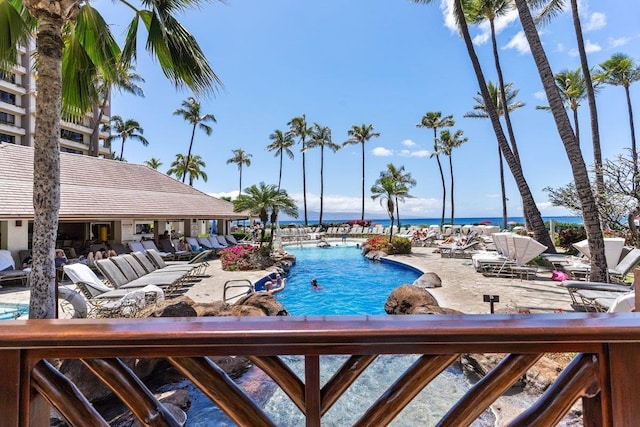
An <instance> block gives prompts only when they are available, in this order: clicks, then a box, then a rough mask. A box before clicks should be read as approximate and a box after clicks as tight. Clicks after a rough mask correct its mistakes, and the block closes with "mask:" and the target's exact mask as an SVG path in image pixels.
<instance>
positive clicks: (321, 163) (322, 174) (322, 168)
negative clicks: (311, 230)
mask: <svg viewBox="0 0 640 427" xmlns="http://www.w3.org/2000/svg"><path fill="white" fill-rule="evenodd" d="M323 195H324V146H320V218H319V219H318V225H322V207H323V204H322V203H323V202H322V197H323Z"/></svg>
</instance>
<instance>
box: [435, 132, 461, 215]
mask: <svg viewBox="0 0 640 427" xmlns="http://www.w3.org/2000/svg"><path fill="white" fill-rule="evenodd" d="M465 142H467V138H464V137H463V136H462V131H461V130H457V131H455V132H454V133H451V132H449V131H448V130H443V131H440V147H442V154H444V155H445V156H448V157H449V176H450V179H451V186H450V189H451V196H450V197H451V224H454V222H453V220H454V218H455V216H454V204H453V199H454V197H453V149H454V148H457V147H459V146H461V145H462V144H464V143H465Z"/></svg>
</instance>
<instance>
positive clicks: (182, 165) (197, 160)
mask: <svg viewBox="0 0 640 427" xmlns="http://www.w3.org/2000/svg"><path fill="white" fill-rule="evenodd" d="M206 166H207V164H206V163H205V162H204V160H202V157H200V156H199V155H197V154H194V155H193V156H191V158H189V163H187V157H186V156H185V155H184V154H180V153H178V154H176V159H175V160H174V161H173V162H171V167H170V168H169V170H168V171H167V175H169V176H171V175H175V176H176V178H178V179H182V180H183V181H184V178H185V177H186V176H187V175H189V185H190V186H192V187H193V181H195V180H196V179H200V178H202V180H203V181H204V182H207V179H208V176H207V174H206V172H205V171H204V170H203V169H204V168H205V167H206Z"/></svg>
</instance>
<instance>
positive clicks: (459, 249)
mask: <svg viewBox="0 0 640 427" xmlns="http://www.w3.org/2000/svg"><path fill="white" fill-rule="evenodd" d="M479 244H480V240H471V241H468V242H467V243H465V244H464V245H458V244H457V243H446V244H442V245H439V246H438V249H440V256H441V257H442V258H471V256H472V255H473V254H474V253H475V252H473V251H472V249H473V248H475V247H476V246H478V245H479Z"/></svg>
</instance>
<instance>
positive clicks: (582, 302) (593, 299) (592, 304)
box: [558, 280, 632, 311]
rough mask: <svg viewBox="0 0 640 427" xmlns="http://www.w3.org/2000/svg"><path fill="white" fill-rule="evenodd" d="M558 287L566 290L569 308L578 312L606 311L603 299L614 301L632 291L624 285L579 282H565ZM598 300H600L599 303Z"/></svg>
mask: <svg viewBox="0 0 640 427" xmlns="http://www.w3.org/2000/svg"><path fill="white" fill-rule="evenodd" d="M558 286H561V287H563V288H566V289H567V292H568V293H569V297H570V298H571V306H572V307H573V308H574V309H576V310H579V311H607V308H608V306H609V305H607V304H605V301H604V300H605V299H614V300H615V299H616V298H617V297H619V296H621V295H623V294H628V293H629V292H631V290H632V288H631V287H630V286H626V285H618V284H613V283H601V282H585V281H581V280H565V281H563V282H561V283H559V284H558ZM614 293H615V294H614ZM598 299H600V301H599V302H598Z"/></svg>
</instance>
